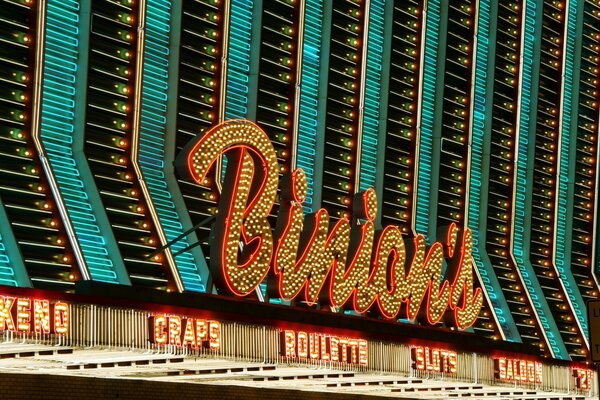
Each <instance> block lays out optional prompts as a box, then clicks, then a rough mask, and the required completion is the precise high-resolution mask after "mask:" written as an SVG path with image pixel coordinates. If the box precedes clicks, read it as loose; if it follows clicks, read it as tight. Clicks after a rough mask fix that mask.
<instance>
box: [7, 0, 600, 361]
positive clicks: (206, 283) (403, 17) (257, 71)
mask: <svg viewBox="0 0 600 400" xmlns="http://www.w3.org/2000/svg"><path fill="white" fill-rule="evenodd" d="M498 3H500V4H498ZM0 14H1V15H0V18H1V19H2V27H1V28H0V29H1V31H2V36H1V38H2V42H1V43H0V51H1V52H2V57H1V58H0V79H1V80H2V83H3V85H2V89H1V90H2V93H1V95H0V116H1V124H0V131H1V132H2V133H1V134H0V165H1V167H0V237H1V239H0V284H1V285H3V287H4V286H6V287H8V286H12V287H19V288H35V289H42V290H46V291H50V292H57V293H66V294H69V293H76V292H77V289H76V288H77V286H78V285H79V284H80V283H81V282H88V283H89V282H92V283H94V282H99V283H100V284H102V285H104V284H112V285H115V287H118V288H119V290H121V289H123V287H125V288H127V287H129V286H131V287H132V290H133V289H134V288H135V289H138V288H139V289H141V290H147V291H160V292H165V293H166V292H181V293H184V294H185V293H209V294H211V293H212V294H217V295H218V296H227V295H228V293H227V292H231V291H230V290H227V285H225V284H224V283H223V282H222V280H223V279H221V280H220V279H218V277H217V276H216V275H219V271H220V268H224V267H223V263H224V261H223V260H221V262H219V263H217V262H216V261H215V260H214V258H215V257H216V256H218V254H217V255H215V254H216V252H215V248H217V247H216V246H215V245H214V243H215V240H218V238H217V239H215V236H218V233H215V232H217V231H218V228H213V233H211V226H213V227H214V226H216V225H218V224H215V220H217V222H218V221H219V214H222V212H223V210H225V211H226V209H225V208H223V207H225V206H226V205H227V204H228V202H230V198H229V197H228V196H226V195H225V194H224V193H231V190H230V188H228V187H227V185H229V184H232V183H231V182H234V183H233V184H232V185H233V186H235V187H236V188H238V186H239V184H238V183H235V181H231V180H230V181H228V180H227V171H231V170H233V169H234V166H235V165H242V164H243V162H242V161H239V158H244V157H245V156H244V155H241V156H240V155H239V154H238V155H237V158H235V157H234V156H232V154H233V153H235V151H236V150H235V149H236V148H238V149H239V148H243V147H244V146H246V145H247V146H250V144H248V143H246V144H244V145H243V146H242V145H240V144H239V143H238V144H233V145H230V146H229V147H227V148H226V149H225V150H227V151H225V150H224V151H223V154H224V155H225V156H224V157H218V158H217V159H216V160H213V161H214V163H213V164H212V167H211V168H210V170H209V171H208V172H207V174H206V175H205V176H203V177H202V180H194V179H189V177H186V176H185V175H186V174H185V173H184V172H182V169H181V168H176V167H175V164H177V163H176V160H178V157H179V159H181V157H183V156H182V154H183V155H186V154H188V153H187V152H188V151H189V146H190V145H189V143H193V141H194V140H199V139H198V138H202V137H204V136H203V135H205V134H206V132H209V131H210V129H211V128H215V127H219V126H226V124H227V122H226V121H231V120H244V121H251V122H252V123H253V124H255V126H257V127H258V128H259V130H261V131H262V132H263V133H264V135H266V137H267V138H268V142H269V143H270V144H271V145H272V149H273V154H274V157H275V158H274V160H276V162H275V163H274V164H272V165H275V166H276V168H277V171H276V172H277V173H276V175H277V179H278V180H279V182H280V185H279V187H280V190H279V191H278V192H277V194H274V195H273V196H274V197H273V201H272V207H269V209H268V210H267V211H266V212H267V214H268V216H265V220H266V221H267V223H268V226H269V227H270V229H274V230H275V233H273V235H275V239H277V238H281V232H279V234H278V233H277V229H276V228H277V227H278V226H279V225H278V217H279V216H280V215H282V214H284V213H286V212H288V211H289V209H290V207H292V206H290V204H293V205H294V206H295V207H296V209H298V207H299V209H300V214H299V215H302V212H303V213H304V216H303V218H305V220H304V224H305V225H309V222H307V221H309V219H310V218H317V217H314V216H315V215H320V214H319V212H320V211H319V210H321V209H325V210H326V211H327V214H328V218H329V220H328V221H329V222H330V225H331V226H332V227H333V226H334V224H336V223H338V222H339V221H347V225H348V229H350V230H352V232H354V231H360V230H361V229H363V232H364V230H365V229H367V228H364V227H365V226H372V229H373V235H375V236H374V237H379V236H377V235H378V233H377V232H379V231H380V230H382V229H384V228H385V227H386V226H394V227H397V230H398V232H399V233H401V235H402V238H403V240H404V242H405V243H410V242H411V241H412V243H413V246H412V248H408V247H411V246H409V245H408V244H407V250H406V251H407V252H406V255H405V258H404V259H405V260H409V259H410V257H411V255H414V254H418V251H417V247H418V246H417V245H415V244H416V243H420V242H417V239H415V238H417V237H419V238H421V239H418V240H422V245H423V246H425V245H426V246H427V249H429V250H427V253H426V254H429V255H431V254H433V250H431V249H432V248H434V247H435V243H439V248H440V250H439V251H440V254H443V256H441V257H442V258H440V264H439V268H440V271H441V272H442V275H436V274H435V273H433V272H432V273H430V274H429V276H425V279H426V281H427V282H429V289H428V290H429V292H428V293H429V296H430V297H432V293H433V291H434V287H436V285H437V284H438V283H440V279H442V278H443V277H444V276H445V277H446V278H447V279H448V280H449V281H450V278H448V276H450V275H452V271H453V269H452V266H451V264H452V261H451V260H450V258H452V257H450V255H451V251H450V250H448V247H449V245H448V244H447V243H446V244H444V243H445V242H444V241H445V240H446V236H448V235H449V232H450V231H451V229H452V228H450V227H452V226H456V227H457V228H458V230H457V232H467V231H469V232H471V234H472V239H470V243H472V248H470V247H469V252H468V253H466V252H465V253H464V254H468V256H469V259H468V260H467V262H468V264H469V266H472V274H473V284H472V285H473V290H474V291H475V292H477V293H480V296H481V307H480V310H479V313H478V315H477V318H476V320H474V321H473V323H472V324H469V325H470V326H469V327H468V328H466V329H465V330H466V331H467V332H470V333H472V334H474V335H476V337H478V338H482V340H483V339H491V340H496V341H497V342H498V343H518V344H523V346H524V348H525V347H529V348H535V349H536V350H535V352H539V354H540V355H541V356H542V357H543V358H548V359H556V360H565V361H572V362H578V363H585V362H587V361H588V360H589V353H590V340H589V335H588V330H589V321H588V316H587V314H586V302H587V301H589V300H594V299H598V298H599V297H600V295H599V291H598V289H599V280H598V278H599V276H600V260H599V259H598V256H597V252H596V250H597V248H598V243H599V240H600V238H599V237H598V235H597V227H598V224H599V220H598V211H597V209H598V189H597V188H598V133H599V129H600V126H599V119H600V111H599V107H598V103H599V101H600V28H599V27H600V3H598V1H596V0H594V1H592V0H579V1H577V0H547V1H546V0H544V1H542V0H523V1H512V2H495V1H488V0H479V1H460V0H456V1H454V0H453V1H439V0H426V1H413V0H402V1H399V0H397V1H385V0H371V1H359V0H355V1H351V0H343V1H327V0H269V1H267V0H262V1H261V0H255V1H252V0H231V1H224V0H185V1H183V0H171V1H169V0H92V1H78V0H3V1H2V7H0ZM244 123H246V122H244ZM248 123H249V122H248ZM219 124H225V125H219ZM240 146H241V147H240ZM230 150H231V151H230ZM240 154H241V153H240ZM200 156H202V154H200ZM235 160H238V161H235ZM236 163H237V164H236ZM180 164H181V163H180ZM255 164H256V165H258V163H255ZM182 165H184V166H185V165H186V164H185V163H183V164H182ZM256 165H255V167H254V168H255V170H256V171H259V170H260V169H259V168H256ZM265 165H266V164H265ZM240 168H241V167H240ZM298 168H299V169H301V170H302V171H303V172H304V176H305V179H306V187H305V188H304V190H305V192H306V193H305V196H302V197H303V199H302V200H303V201H297V200H295V201H294V199H292V198H290V197H289V195H287V194H285V193H284V192H285V189H284V188H283V186H281V185H282V184H281V182H285V181H286V179H287V178H286V176H289V175H290V174H292V173H293V172H294V171H295V170H296V169H298ZM256 171H255V173H252V174H250V175H249V176H251V177H252V179H254V177H255V175H256V176H258V175H260V174H259V173H258V172H256ZM240 174H241V173H240ZM240 174H238V175H237V176H238V177H239V176H241V175H240ZM242 175H243V174H242ZM236 185H237V186H236ZM276 186H277V184H276ZM248 190H249V191H250V192H252V190H254V189H252V187H250V188H249V189H248ZM365 191H369V193H374V196H376V198H377V201H378V206H376V207H375V208H374V210H375V212H372V215H370V216H369V215H362V214H360V207H358V208H359V212H357V211H356V209H357V204H358V202H359V201H360V194H361V193H364V192H365ZM234 193H238V192H235V191H234ZM249 196H250V198H252V197H251V196H252V193H250V195H249ZM286 196H288V197H286ZM249 203H250V201H248V204H249ZM223 204H225V206H223ZM244 204H246V203H244ZM242 208H244V207H242ZM218 210H221V213H218V212H217V211H218ZM242 211H243V210H242ZM367 214H368V213H367ZM311 221H313V220H311ZM315 224H317V222H315ZM369 224H371V225H369ZM240 229H245V228H240ZM369 229H370V228H369ZM305 230H306V229H305ZM333 230H334V228H331V230H330V231H329V232H333ZM263 233H264V232H263ZM325 233H327V231H326V232H325ZM278 235H279V236H278ZM348 235H350V236H349V237H352V238H354V237H355V236H352V235H353V233H348ZM357 235H358V236H356V237H362V238H364V237H365V236H364V235H366V233H365V234H364V235H363V236H360V234H357ZM419 235H421V236H419ZM250 236H252V235H250ZM257 236H260V235H257ZM325 236H327V235H325ZM261 237H262V238H263V239H264V237H263V236H261ZM234 239H235V240H237V241H238V242H241V244H240V246H241V247H242V249H241V251H240V255H239V258H240V259H242V258H243V257H244V247H247V248H250V250H248V251H250V252H252V251H255V250H252V244H251V240H246V241H245V242H244V240H241V239H240V236H239V235H238V236H237V237H236V238H234ZM250 239H251V237H250ZM454 240H455V242H453V243H459V244H460V245H461V246H465V243H467V240H466V239H459V240H458V242H456V239H454ZM372 241H373V239H371V242H372ZM263 243H264V241H263ZM277 243H278V242H277V240H275V241H274V243H273V245H274V246H275V245H276V244H277ZM302 243H305V242H302ZM444 246H445V247H444ZM457 246H458V245H457ZM350 247H352V244H350ZM450 247H451V246H450ZM275 251H276V250H272V252H275ZM298 251H301V250H297V252H298ZM350 251H352V250H350ZM256 252H257V251H255V253H256ZM235 254H237V252H235ZM298 254H300V253H298ZM354 254H358V252H355V253H354ZM369 254H370V253H369ZM389 254H392V253H391V252H390V253H389ZM394 254H396V256H397V252H396V253H394ZM424 254H425V253H424ZM265 257H267V258H268V260H267V261H266V262H267V264H266V265H267V266H268V267H269V268H270V272H266V270H265V274H262V275H261V274H259V275H261V276H259V277H258V278H256V279H257V285H255V286H256V288H254V287H251V288H250V289H251V290H248V291H246V292H244V293H237V294H242V295H243V296H242V297H246V298H251V299H253V300H249V301H256V302H263V303H274V304H276V305H277V307H280V306H281V305H285V306H289V307H290V309H294V308H297V307H313V308H316V307H320V308H321V309H322V308H324V307H325V306H326V305H327V306H332V305H333V306H334V307H331V308H334V309H335V308H338V309H339V308H344V307H341V306H343V304H340V302H339V301H338V302H337V303H336V302H334V303H333V304H331V302H326V301H324V300H323V301H322V300H318V301H316V300H315V301H311V299H309V298H308V295H307V296H306V297H305V298H302V299H300V298H292V297H294V296H288V297H290V298H286V296H284V295H281V292H279V293H278V292H277V291H274V290H269V289H270V288H271V289H272V287H273V285H269V283H268V281H269V279H271V277H273V276H275V278H277V274H276V273H275V271H274V269H273V268H275V267H274V266H273V261H272V260H274V259H275V258H274V257H272V256H271V255H268V256H265ZM331 257H333V258H335V260H338V259H339V258H338V257H339V254H338V253H336V255H335V256H334V255H332V256H331ZM365 257H366V256H365ZM373 257H374V256H373ZM223 258H224V259H225V258H226V257H223ZM234 258H235V256H234ZM350 258H351V257H348V263H350ZM368 258H369V260H370V259H371V257H368ZM443 258H445V259H446V261H443V260H442V259H443ZM386 260H387V258H386ZM269 263H270V264H269ZM406 263H407V266H408V264H409V263H408V261H406ZM423 263H425V261H423ZM386 264H389V263H388V261H386ZM348 265H350V264H348ZM419 265H421V264H419ZM422 265H425V264H422ZM382 268H384V267H382ZM388 269H389V267H388ZM407 273H408V267H407ZM389 274H390V272H388V285H387V288H388V289H389V290H390V291H393V289H392V286H393V284H392V283H389V282H390V279H389ZM267 275H268V276H267ZM331 275H333V273H331ZM456 275H458V273H456ZM314 276H315V275H314V272H313V275H312V279H313V280H314V279H316V278H315V277H314ZM304 278H306V279H309V277H308V276H305V277H304ZM323 279H325V277H324V278H323ZM329 279H333V278H329ZM436 279H437V281H436ZM465 279H466V278H465ZM220 281H221V282H220ZM228 282H229V281H227V279H225V283H228ZM461 282H462V281H461ZM325 284H331V285H333V283H329V281H327V282H326V283H325ZM275 286H276V285H275ZM103 287H105V286H103ZM109 287H110V286H109ZM0 288H1V287H0ZM424 290H425V289H424ZM440 290H441V289H440ZM233 292H234V293H233V294H236V293H235V292H236V291H235V290H233ZM11 293H12V292H11ZM348 293H352V294H351V296H358V295H357V294H356V293H357V292H356V291H354V292H353V291H352V290H350V292H348ZM229 294H231V293H229ZM413 296H414V292H413ZM405 297H407V296H405ZM450 297H452V295H450ZM378 298H379V299H380V298H381V296H379V297H378ZM400 300H401V301H403V300H406V298H401V299H400ZM429 300H430V298H429V297H428V301H429ZM459 301H461V300H460V299H457V300H456V301H455V302H454V303H452V300H450V305H449V307H450V308H457V307H458V308H461V307H464V304H463V303H459ZM313 303H318V304H313ZM428 304H429V303H428ZM446 304H448V303H446ZM446 304H444V306H446ZM336 305H337V306H340V307H335V306H336ZM195 307H197V308H199V309H202V308H203V305H202V301H200V300H199V301H198V302H197V303H196V304H195ZM402 307H404V306H402ZM406 307H407V308H408V305H406ZM444 309H445V308H444ZM336 311H337V312H338V313H342V314H344V311H340V310H332V311H331V312H332V313H334V312H336ZM345 313H346V314H351V315H353V314H356V313H357V311H356V307H354V310H352V309H350V310H346V311H345ZM380 314H381V313H380ZM387 317H390V316H387ZM364 318H365V324H368V323H369V321H371V320H373V319H379V318H382V316H381V315H372V314H371V313H370V312H369V313H367V315H365V316H364ZM390 318H391V319H392V320H396V319H398V320H399V321H398V322H397V323H398V324H408V325H419V324H424V325H434V326H433V327H432V328H431V329H432V330H435V329H436V328H438V327H439V328H441V329H448V328H450V327H451V324H450V323H449V322H447V321H446V320H445V319H437V320H436V321H433V323H431V322H432V321H429V323H427V322H423V318H419V317H416V316H415V315H412V314H410V313H409V314H408V315H404V314H402V315H394V316H391V317H390ZM390 318H388V319H390ZM8 329H9V327H8V325H6V326H0V330H8ZM183 329H184V330H185V328H183ZM419 332H420V331H419ZM449 334H450V335H451V333H449ZM415 335H425V336H427V334H426V333H425V334H423V333H415ZM282 340H284V339H282ZM357 354H358V353H357Z"/></svg>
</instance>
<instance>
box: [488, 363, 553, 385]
mask: <svg viewBox="0 0 600 400" xmlns="http://www.w3.org/2000/svg"><path fill="white" fill-rule="evenodd" d="M494 364H495V368H496V378H497V379H500V380H502V381H509V382H523V383H542V364H541V363H539V362H535V361H526V360H514V359H510V358H495V359H494Z"/></svg>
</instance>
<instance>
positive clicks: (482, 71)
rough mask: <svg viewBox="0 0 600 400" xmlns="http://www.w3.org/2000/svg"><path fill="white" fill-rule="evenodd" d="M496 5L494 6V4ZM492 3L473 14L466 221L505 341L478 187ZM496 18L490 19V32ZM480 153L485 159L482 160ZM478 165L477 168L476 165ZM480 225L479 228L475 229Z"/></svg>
mask: <svg viewBox="0 0 600 400" xmlns="http://www.w3.org/2000/svg"><path fill="white" fill-rule="evenodd" d="M496 7H497V6H496ZM491 14H492V5H491V3H490V1H489V0H481V1H480V2H479V5H478V14H477V25H476V26H477V32H476V41H477V47H476V53H475V57H476V60H475V75H474V79H473V82H474V89H473V106H472V113H471V114H472V116H473V120H472V126H471V128H472V129H471V132H472V135H471V150H470V155H471V159H470V166H471V168H470V170H469V173H470V179H469V191H468V193H469V196H468V200H469V202H468V208H467V211H468V215H467V225H468V227H469V228H471V231H472V232H473V259H474V261H475V265H477V269H478V271H479V276H480V280H481V284H482V285H483V286H484V287H485V290H486V292H487V297H488V299H489V301H490V303H491V305H492V307H493V310H492V311H493V312H494V313H495V316H496V320H497V321H498V324H499V326H500V329H501V330H502V333H503V336H504V337H505V338H506V339H507V340H509V341H517V342H520V341H521V339H520V335H519V331H518V329H517V326H516V324H515V322H514V320H513V318H512V315H511V313H510V310H509V309H508V307H507V305H506V299H505V297H504V294H503V293H502V288H501V287H500V283H499V282H498V278H497V277H496V274H495V272H494V268H493V267H492V264H491V262H490V260H489V258H488V256H487V251H486V248H485V243H486V242H485V231H486V228H487V226H486V223H487V218H486V216H487V215H486V214H487V205H486V203H487V191H486V192H484V193H483V195H482V191H481V187H482V182H487V181H488V170H487V169H485V170H484V169H483V168H486V167H487V168H489V155H485V154H484V153H485V151H484V149H487V151H488V153H489V146H490V145H489V138H490V136H491V110H490V109H489V107H487V103H491V101H492V96H493V81H494V73H493V71H494V60H493V58H492V57H489V55H490V54H491V55H493V54H494V51H493V50H491V49H495V44H494V43H490V42H493V40H491V41H490V37H492V38H495V33H494V36H491V35H490V31H491V27H490V25H491V20H490V19H491V18H492V15H491ZM493 14H494V18H497V12H496V10H493ZM495 21H496V20H494V32H495V25H496V22H495ZM484 157H485V158H486V162H485V163H483V160H484ZM480 168H481V169H480ZM480 226H481V228H482V229H481V230H480V229H479V228H480Z"/></svg>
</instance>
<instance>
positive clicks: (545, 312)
mask: <svg viewBox="0 0 600 400" xmlns="http://www.w3.org/2000/svg"><path fill="white" fill-rule="evenodd" d="M536 3H537V1H536V0H528V1H526V6H525V10H524V11H525V13H524V21H523V35H522V36H523V38H522V43H521V46H522V54H523V57H522V62H521V75H520V81H521V82H520V84H521V87H520V88H519V95H520V101H519V104H518V108H519V118H518V124H519V126H518V128H517V157H516V161H517V164H516V168H515V173H516V179H515V188H514V192H515V194H514V198H513V205H514V207H513V210H514V211H513V213H514V215H513V218H512V222H513V225H512V238H513V242H512V243H511V255H512V256H513V258H514V261H515V264H516V265H517V266H518V268H519V269H518V271H519V273H520V274H521V278H522V279H521V280H522V282H523V283H525V285H526V287H527V293H528V296H529V298H530V300H531V301H530V302H531V304H533V306H534V308H535V313H536V316H537V319H538V321H539V323H540V325H541V327H542V329H541V331H542V333H543V334H544V336H545V337H546V339H547V342H548V345H549V350H550V352H551V353H552V356H553V357H555V358H559V359H563V360H568V359H569V356H568V353H567V349H566V347H565V345H564V343H563V342H562V339H561V336H560V332H559V331H558V328H557V327H556V324H555V323H554V320H553V318H552V313H551V312H550V308H549V306H548V303H547V302H546V298H545V297H544V295H543V292H542V289H541V287H540V284H539V282H538V281H537V277H536V275H535V272H534V270H533V267H532V266H531V262H530V261H529V246H528V244H527V243H526V236H525V235H529V234H528V233H526V232H528V230H529V229H530V228H529V226H526V221H528V220H529V217H528V216H527V215H528V213H529V212H528V210H527V209H526V207H525V206H526V204H529V205H531V193H530V190H529V188H530V187H531V182H528V181H527V170H528V168H530V165H529V164H528V161H529V162H530V163H533V157H530V155H529V154H528V152H529V136H530V135H529V132H530V131H531V126H530V120H531V112H532V101H533V106H535V104H536V103H537V102H536V100H535V95H536V94H537V88H534V82H533V77H534V71H533V68H534V57H535V47H536V39H537V38H538V37H539V36H540V32H539V29H537V30H536V26H537V27H541V16H542V15H541V11H540V13H538V12H537V11H536V9H538V8H539V10H541V9H542V7H541V5H538V4H536ZM537 51H538V52H539V48H538V49H537ZM536 60H537V63H538V64H539V53H538V56H537V57H536ZM532 90H535V92H536V94H534V95H533V96H532ZM531 145H532V146H533V143H532V144H531ZM532 155H533V154H532ZM527 224H529V223H528V222H527Z"/></svg>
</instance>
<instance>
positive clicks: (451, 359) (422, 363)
mask: <svg viewBox="0 0 600 400" xmlns="http://www.w3.org/2000/svg"><path fill="white" fill-rule="evenodd" d="M411 356H412V361H413V364H412V367H413V368H414V369H416V370H418V371H427V372H440V373H446V374H455V373H456V364H457V360H458V355H457V353H456V352H455V351H447V350H439V349H430V348H429V347H421V346H417V347H413V348H412V350H411Z"/></svg>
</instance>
